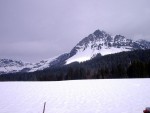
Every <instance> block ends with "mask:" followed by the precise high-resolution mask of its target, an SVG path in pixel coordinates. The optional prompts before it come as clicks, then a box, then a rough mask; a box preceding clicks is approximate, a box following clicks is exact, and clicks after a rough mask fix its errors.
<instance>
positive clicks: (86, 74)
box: [0, 50, 150, 81]
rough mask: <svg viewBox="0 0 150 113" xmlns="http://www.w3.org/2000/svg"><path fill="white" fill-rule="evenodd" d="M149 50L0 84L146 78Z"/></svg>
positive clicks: (8, 78)
mask: <svg viewBox="0 0 150 113" xmlns="http://www.w3.org/2000/svg"><path fill="white" fill-rule="evenodd" d="M148 77H150V50H136V51H130V52H121V53H116V54H111V55H106V56H101V55H100V54H99V55H97V56H96V57H94V58H93V59H91V60H89V61H86V62H82V63H78V62H74V63H71V64H69V65H64V66H61V67H57V68H51V69H45V70H42V71H36V72H32V73H13V74H4V75H1V76H0V80H1V81H58V80H76V79H107V78H148Z"/></svg>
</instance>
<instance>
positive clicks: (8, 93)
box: [0, 79, 150, 113]
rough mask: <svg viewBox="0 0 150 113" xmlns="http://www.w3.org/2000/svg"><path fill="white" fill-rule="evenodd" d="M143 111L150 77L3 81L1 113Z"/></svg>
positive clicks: (148, 100) (149, 97)
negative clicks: (60, 80) (44, 107)
mask: <svg viewBox="0 0 150 113" xmlns="http://www.w3.org/2000/svg"><path fill="white" fill-rule="evenodd" d="M44 102H46V109H45V113H142V111H143V110H144V109H145V107H148V106H149V107H150V79H120V80H117V79H112V80H80V81H62V82H1V83H0V113H42V110H43V105H44Z"/></svg>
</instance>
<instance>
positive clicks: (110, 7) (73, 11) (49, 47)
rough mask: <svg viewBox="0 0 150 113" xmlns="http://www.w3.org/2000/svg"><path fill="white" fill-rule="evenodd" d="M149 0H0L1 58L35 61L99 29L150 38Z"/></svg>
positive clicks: (64, 49)
mask: <svg viewBox="0 0 150 113" xmlns="http://www.w3.org/2000/svg"><path fill="white" fill-rule="evenodd" d="M149 4H150V1H149V0H138V1H137V0H132V1H131V0H124V1H120V0H1V1H0V58H2V57H6V58H15V59H16V58H17V59H22V60H26V61H32V62H33V61H38V60H41V59H43V58H48V57H53V56H57V55H59V54H62V53H64V52H69V51H70V50H71V49H72V47H73V46H75V44H76V43H78V42H79V41H80V40H81V39H82V38H84V37H85V36H87V35H89V34H90V33H92V32H94V31H95V30H96V29H102V30H105V31H106V32H108V33H110V34H112V35H115V34H122V35H125V36H126V37H129V38H132V39H139V38H143V39H146V40H150V31H149V29H150V22H149V20H150V7H149Z"/></svg>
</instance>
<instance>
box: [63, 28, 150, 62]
mask: <svg viewBox="0 0 150 113" xmlns="http://www.w3.org/2000/svg"><path fill="white" fill-rule="evenodd" d="M136 49H144V50H145V49H150V42H148V41H145V40H139V41H133V40H131V39H127V38H125V37H124V36H121V35H116V36H111V35H109V34H108V33H106V32H105V31H100V30H96V31H95V32H94V33H93V34H90V35H89V36H88V37H86V38H84V39H83V40H81V41H80V42H79V43H78V44H77V45H76V46H75V47H74V48H73V49H72V50H71V52H70V58H69V59H68V60H67V61H66V64H70V63H72V62H75V61H77V62H83V61H86V60H90V59H91V58H93V57H94V56H96V54H98V53H99V54H101V55H102V56H104V55H107V54H113V53H118V52H122V51H132V50H136Z"/></svg>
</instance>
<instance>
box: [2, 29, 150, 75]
mask: <svg viewBox="0 0 150 113" xmlns="http://www.w3.org/2000/svg"><path fill="white" fill-rule="evenodd" d="M136 49H144V50H145V49H150V42H148V41H145V40H137V41H133V40H131V39H127V38H126V37H124V36H121V35H116V36H111V35H110V34H108V33H106V32H105V31H100V30H96V31H95V32H94V33H92V34H90V35H89V36H88V37H85V38H84V39H83V40H81V41H80V42H79V43H78V44H77V45H76V46H75V47H74V48H73V49H72V50H71V51H70V52H69V53H65V54H62V55H60V56H57V57H54V58H50V59H46V60H42V61H40V62H38V63H26V62H22V61H16V60H10V59H0V74H3V73H14V72H34V71H37V70H43V69H45V68H52V67H56V66H61V65H67V64H70V63H72V62H83V61H86V60H90V59H91V58H93V57H95V56H96V55H97V54H101V55H102V56H104V55H107V54H113V53H118V52H122V51H132V50H136Z"/></svg>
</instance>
